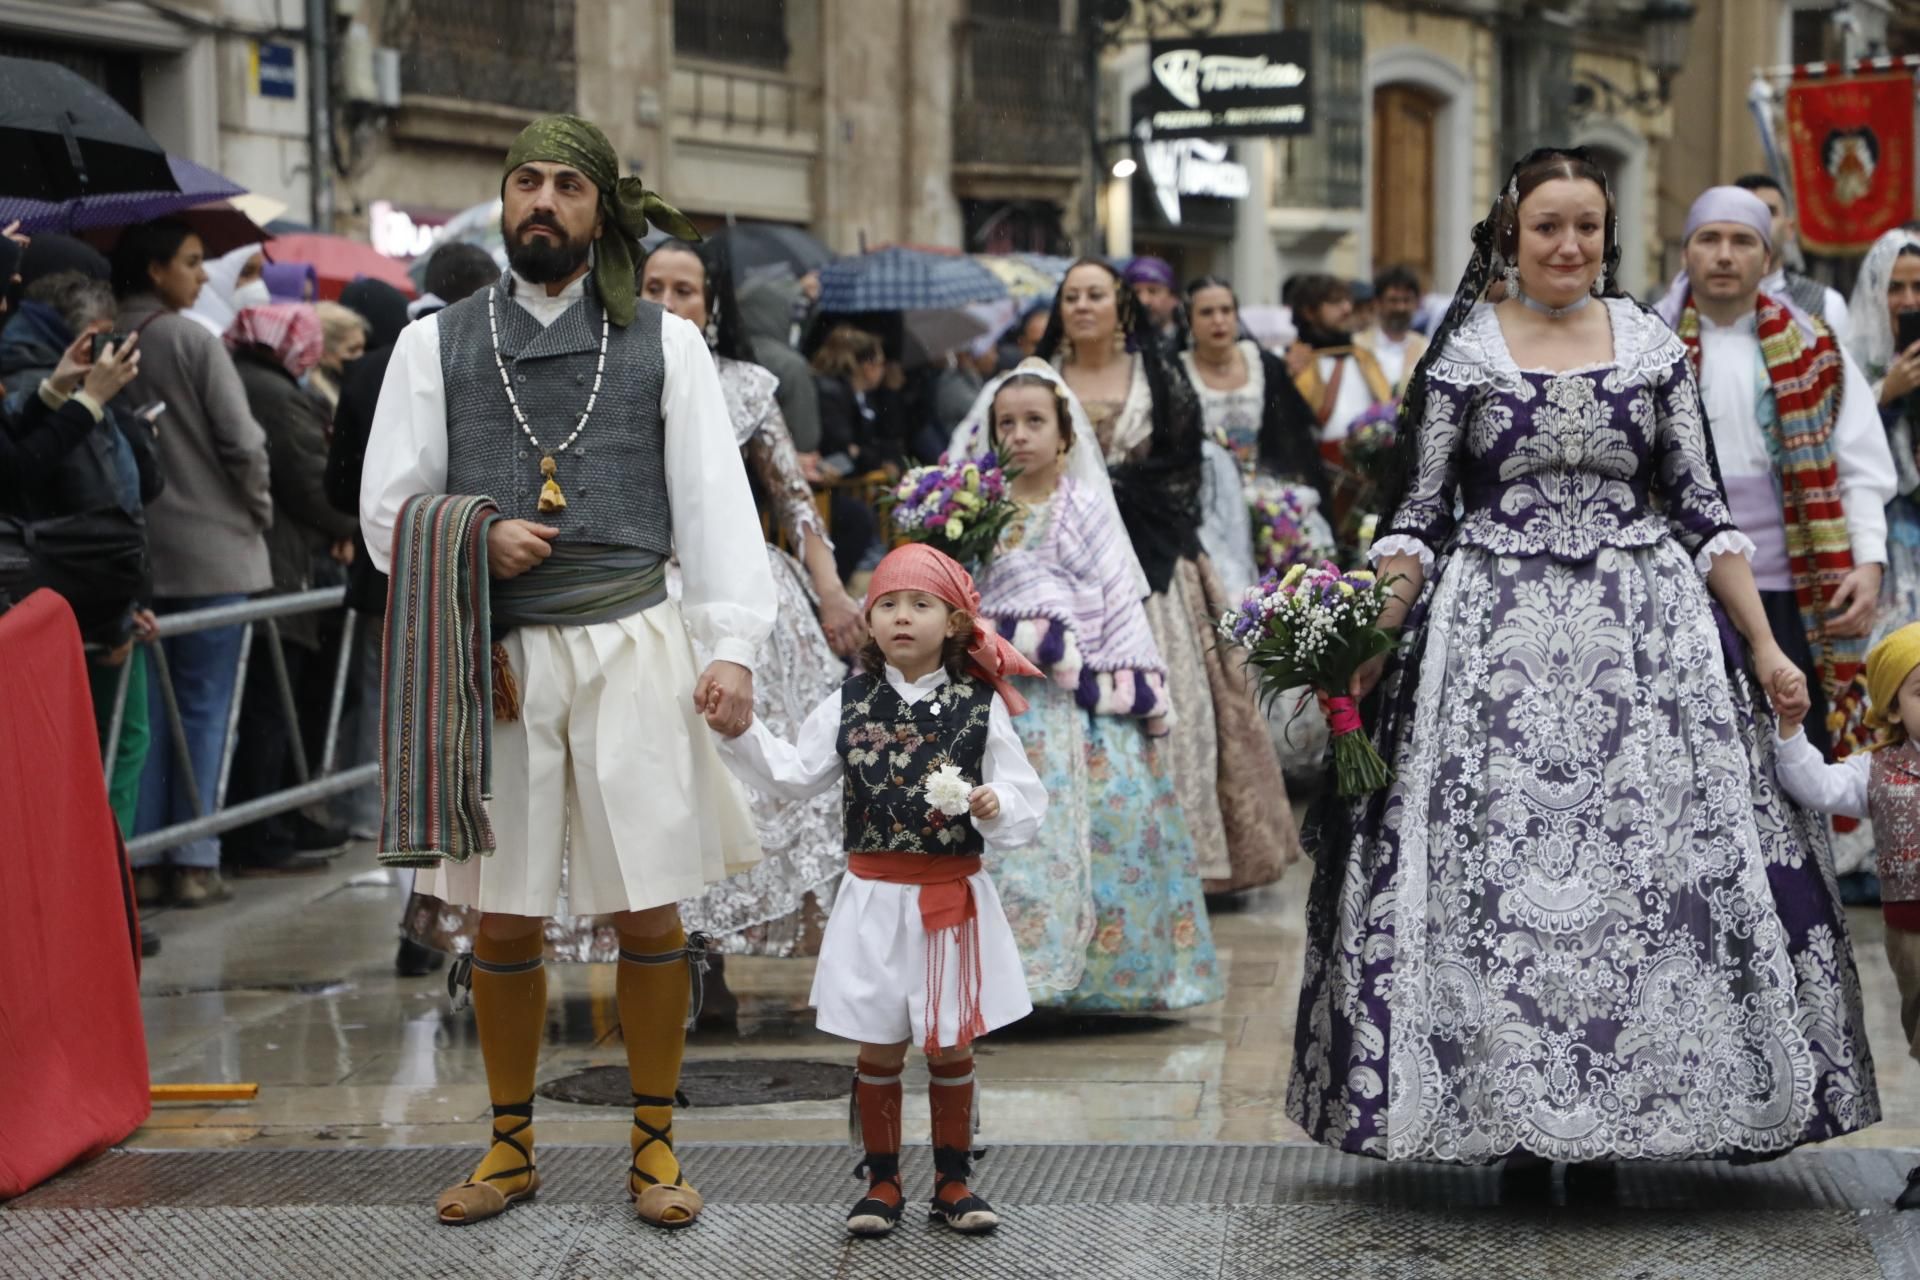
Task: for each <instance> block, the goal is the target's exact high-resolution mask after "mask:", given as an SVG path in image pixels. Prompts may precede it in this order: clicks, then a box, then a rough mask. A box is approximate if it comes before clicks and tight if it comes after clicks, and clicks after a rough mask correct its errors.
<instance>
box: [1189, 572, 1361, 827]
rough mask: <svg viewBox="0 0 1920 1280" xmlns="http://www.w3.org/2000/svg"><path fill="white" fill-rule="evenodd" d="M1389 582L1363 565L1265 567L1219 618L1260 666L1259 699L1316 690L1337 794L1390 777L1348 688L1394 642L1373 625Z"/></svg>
mask: <svg viewBox="0 0 1920 1280" xmlns="http://www.w3.org/2000/svg"><path fill="white" fill-rule="evenodd" d="M1391 585H1392V583H1391V582H1383V581H1381V580H1380V579H1379V578H1377V577H1376V576H1375V575H1374V574H1373V573H1372V572H1370V571H1368V570H1364V569H1362V570H1356V571H1354V572H1351V573H1342V572H1341V571H1340V570H1339V568H1338V567H1337V566H1335V565H1333V564H1331V563H1327V564H1322V565H1321V566H1320V567H1319V568H1308V567H1307V566H1306V565H1302V564H1297V565H1294V566H1293V567H1292V568H1291V569H1288V570H1287V572H1286V573H1285V574H1284V575H1277V574H1268V575H1267V576H1266V578H1265V579H1263V580H1262V581H1261V583H1260V585H1259V586H1257V587H1254V588H1252V589H1250V590H1249V591H1248V592H1247V598H1246V600H1245V601H1244V602H1243V603H1242V604H1241V605H1240V607H1239V608H1238V609H1234V610H1229V611H1228V612H1227V613H1226V614H1225V615H1224V616H1223V617H1222V618H1221V619H1220V634H1221V636H1222V637H1223V638H1224V639H1226V640H1227V641H1228V642H1230V643H1232V644H1237V645H1239V646H1241V647H1242V648H1244V649H1246V650H1247V662H1248V663H1249V664H1250V665H1252V666H1253V667H1255V668H1257V669H1258V670H1259V672H1260V692H1261V695H1262V697H1263V698H1264V699H1266V700H1268V701H1271V700H1272V699H1273V698H1275V697H1277V696H1279V695H1280V694H1281V693H1282V692H1284V691H1286V690H1288V689H1298V688H1300V687H1301V686H1303V685H1305V686H1307V687H1309V688H1311V689H1312V690H1313V691H1314V692H1315V693H1317V694H1319V695H1320V698H1321V700H1322V703H1323V705H1324V706H1325V708H1326V713H1327V727H1328V729H1329V730H1331V732H1332V734H1333V768H1334V775H1335V778H1336V779H1337V781H1338V788H1339V793H1340V794H1341V795H1343V796H1358V795H1364V794H1366V793H1367V792H1369V791H1378V790H1379V789H1380V788H1381V787H1384V786H1386V785H1387V783H1388V781H1389V780H1390V779H1391V778H1392V777H1393V775H1392V773H1391V771H1389V770H1388V768H1387V763H1386V761H1384V760H1382V759H1381V758H1380V753H1379V752H1377V751H1375V750H1374V749H1373V743H1372V741H1371V740H1370V739H1369V738H1368V737H1367V735H1366V734H1365V733H1363V732H1362V731H1361V728H1362V726H1361V724H1360V708H1359V706H1358V705H1357V704H1356V703H1355V702H1354V699H1353V697H1352V696H1351V694H1350V693H1349V692H1348V690H1349V688H1350V686H1351V685H1352V682H1353V673H1354V672H1356V671H1358V670H1359V669H1360V668H1361V667H1362V666H1364V665H1365V664H1366V663H1368V662H1369V661H1371V660H1372V659H1374V658H1377V657H1379V656H1380V655H1382V654H1384V653H1386V652H1387V651H1388V650H1390V649H1391V648H1393V636H1392V635H1391V634H1390V633H1388V632H1387V631H1385V630H1384V629H1382V628H1381V626H1380V625H1379V618H1380V610H1381V608H1382V607H1383V606H1384V605H1385V604H1386V602H1387V597H1388V594H1389V592H1388V589H1389V587H1390V586H1391Z"/></svg>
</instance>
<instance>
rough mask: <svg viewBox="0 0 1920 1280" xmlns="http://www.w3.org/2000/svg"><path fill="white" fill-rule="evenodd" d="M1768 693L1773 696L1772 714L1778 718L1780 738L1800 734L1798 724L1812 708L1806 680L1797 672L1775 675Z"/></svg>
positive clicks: (1811, 699)
mask: <svg viewBox="0 0 1920 1280" xmlns="http://www.w3.org/2000/svg"><path fill="white" fill-rule="evenodd" d="M1769 692H1771V693H1772V695H1773V712H1774V714H1775V715H1776V716H1778V717H1779V718H1780V736H1781V737H1782V738H1791V737H1792V736H1793V735H1794V734H1796V733H1799V732H1800V723H1801V722H1802V721H1803V720H1805V719H1806V718H1807V712H1808V711H1810V710H1812V708H1813V698H1812V695H1810V694H1809V693H1808V692H1807V679H1806V677H1805V676H1803V675H1802V674H1800V672H1798V671H1791V672H1787V671H1783V672H1779V673H1776V675H1775V676H1774V681H1773V685H1772V687H1771V689H1770V690H1769Z"/></svg>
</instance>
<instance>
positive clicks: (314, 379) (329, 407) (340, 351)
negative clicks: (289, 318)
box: [307, 302, 367, 418]
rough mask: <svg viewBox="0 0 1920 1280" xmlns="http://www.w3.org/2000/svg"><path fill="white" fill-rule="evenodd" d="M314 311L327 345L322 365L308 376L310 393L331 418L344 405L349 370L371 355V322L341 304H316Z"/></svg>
mask: <svg viewBox="0 0 1920 1280" xmlns="http://www.w3.org/2000/svg"><path fill="white" fill-rule="evenodd" d="M313 309H314V312H315V313H316V314H317V315H319V317H320V328H321V331H322V332H323V333H325V334H326V339H327V345H326V349H325V350H324V351H323V352H321V355H320V363H319V364H317V365H315V366H314V367H313V372H312V373H310V374H308V375H307V390H308V391H310V392H312V393H313V394H314V395H315V396H316V397H318V398H319V400H320V403H321V406H322V407H323V408H325V409H326V411H327V416H328V417H329V418H331V417H332V416H333V411H334V409H335V407H336V406H338V405H339V403H340V379H341V377H342V376H343V375H344V374H345V372H346V368H347V366H348V365H350V364H352V363H353V362H354V361H355V360H358V359H359V358H360V357H361V356H363V355H365V354H367V321H366V317H365V316H362V315H361V314H360V313H359V312H357V311H353V310H351V309H349V308H347V307H344V306H342V305H341V304H339V303H338V302H316V303H314V304H313Z"/></svg>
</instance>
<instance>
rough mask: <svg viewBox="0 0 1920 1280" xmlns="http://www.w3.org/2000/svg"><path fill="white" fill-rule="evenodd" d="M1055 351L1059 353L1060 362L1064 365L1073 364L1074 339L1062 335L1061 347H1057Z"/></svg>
mask: <svg viewBox="0 0 1920 1280" xmlns="http://www.w3.org/2000/svg"><path fill="white" fill-rule="evenodd" d="M1054 350H1055V351H1057V352H1058V353H1059V355H1060V362H1061V363H1062V364H1072V363H1073V339H1072V338H1069V337H1067V336H1066V335H1065V334H1061V335H1060V345H1059V346H1057V347H1055V348H1054Z"/></svg>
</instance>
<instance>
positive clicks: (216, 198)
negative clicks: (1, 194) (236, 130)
mask: <svg viewBox="0 0 1920 1280" xmlns="http://www.w3.org/2000/svg"><path fill="white" fill-rule="evenodd" d="M167 165H168V167H169V168H170V169H171V170H172V172H173V177H174V180H175V181H176V182H177V183H178V185H179V190H177V191H171V190H168V191H160V190H156V191H120V192H115V193H112V194H110V195H92V196H76V197H74V198H73V199H71V200H59V201H53V200H7V199H0V225H4V224H6V223H8V222H11V221H13V220H14V219H16V218H17V219H19V221H20V229H21V230H22V231H24V232H26V233H27V234H28V235H34V234H37V233H39V232H43V231H57V232H61V233H64V234H69V235H76V236H78V237H79V238H80V239H82V240H85V241H86V242H87V243H89V244H91V245H93V246H94V247H95V248H97V249H100V250H101V251H102V252H106V253H111V252H112V251H113V246H114V245H115V244H116V243H118V242H119V239H120V233H121V232H123V231H125V230H126V229H127V228H128V227H132V226H138V225H139V224H140V223H142V222H151V221H152V220H153V219H155V218H178V219H180V220H181V221H182V222H184V223H186V224H187V225H188V226H190V227H192V228H193V230H194V234H196V235H198V236H199V237H200V240H201V243H202V244H203V245H204V246H205V247H206V251H207V256H208V257H210V258H217V257H219V256H220V255H221V254H223V253H226V252H227V251H229V250H231V249H238V248H239V247H240V246H241V245H243V244H258V243H259V242H260V241H262V240H265V239H266V238H267V233H266V232H265V231H262V230H261V229H260V227H261V221H260V217H259V214H261V213H263V212H265V211H267V210H269V209H274V208H279V209H284V208H286V206H285V205H282V204H279V203H278V202H277V201H273V200H269V199H267V198H266V197H265V196H255V195H253V194H251V193H249V192H248V191H247V190H246V189H245V188H244V187H240V186H237V185H235V184H234V183H232V182H229V181H228V180H227V179H226V178H223V177H221V176H220V175H219V174H217V173H215V172H214V171H213V170H211V169H208V168H205V167H204V166H202V165H197V164H195V163H194V162H193V161H191V160H183V159H181V158H180V157H179V156H172V155H170V156H168V157H167Z"/></svg>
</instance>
